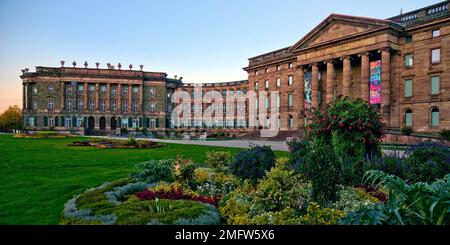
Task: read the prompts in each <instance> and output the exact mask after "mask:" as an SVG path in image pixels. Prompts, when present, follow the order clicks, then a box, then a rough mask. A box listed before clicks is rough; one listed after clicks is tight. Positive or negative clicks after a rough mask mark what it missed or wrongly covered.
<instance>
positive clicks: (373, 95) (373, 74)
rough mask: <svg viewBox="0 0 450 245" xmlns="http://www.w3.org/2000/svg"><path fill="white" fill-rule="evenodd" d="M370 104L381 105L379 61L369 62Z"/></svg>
mask: <svg viewBox="0 0 450 245" xmlns="http://www.w3.org/2000/svg"><path fill="white" fill-rule="evenodd" d="M370 104H372V105H376V104H381V60H377V61H372V62H370Z"/></svg>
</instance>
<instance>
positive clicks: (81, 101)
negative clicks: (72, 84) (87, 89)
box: [78, 100, 83, 111]
mask: <svg viewBox="0 0 450 245" xmlns="http://www.w3.org/2000/svg"><path fill="white" fill-rule="evenodd" d="M78 110H79V111H82V110H83V100H78Z"/></svg>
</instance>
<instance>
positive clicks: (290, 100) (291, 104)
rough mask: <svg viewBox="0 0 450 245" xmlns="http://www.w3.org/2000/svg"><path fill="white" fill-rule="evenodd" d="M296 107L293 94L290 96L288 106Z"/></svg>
mask: <svg viewBox="0 0 450 245" xmlns="http://www.w3.org/2000/svg"><path fill="white" fill-rule="evenodd" d="M293 105H294V102H293V97H292V94H288V106H289V107H292V106H293Z"/></svg>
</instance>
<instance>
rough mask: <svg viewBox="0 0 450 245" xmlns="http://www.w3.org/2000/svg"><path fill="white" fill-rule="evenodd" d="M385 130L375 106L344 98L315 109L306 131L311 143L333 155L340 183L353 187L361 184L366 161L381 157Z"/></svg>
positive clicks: (359, 100)
mask: <svg viewBox="0 0 450 245" xmlns="http://www.w3.org/2000/svg"><path fill="white" fill-rule="evenodd" d="M384 127H385V125H384V123H383V122H382V116H381V114H379V113H378V112H377V110H376V108H375V107H373V106H371V105H369V104H368V103H367V102H365V101H363V100H361V99H356V100H350V99H348V98H344V99H339V100H337V101H336V102H335V103H333V104H329V105H327V107H326V108H325V109H322V110H315V111H314V117H313V122H312V124H310V125H309V126H308V131H309V136H310V138H311V139H312V140H313V141H314V144H317V142H318V141H320V143H322V144H325V145H326V147H327V148H328V150H329V151H333V152H334V157H335V162H336V164H335V165H334V166H335V168H336V170H337V171H338V178H339V183H340V184H346V185H355V184H359V183H361V179H362V176H363V174H364V169H363V166H364V162H365V160H366V159H367V158H372V157H374V156H380V155H381V150H380V147H379V144H380V142H381V138H382V137H383V136H384V134H385V132H384ZM313 147H314V146H313ZM310 164H313V163H310Z"/></svg>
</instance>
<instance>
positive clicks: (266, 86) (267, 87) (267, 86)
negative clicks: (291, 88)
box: [264, 80, 269, 90]
mask: <svg viewBox="0 0 450 245" xmlns="http://www.w3.org/2000/svg"><path fill="white" fill-rule="evenodd" d="M264 87H265V88H266V90H268V89H269V80H266V81H265V82H264Z"/></svg>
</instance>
